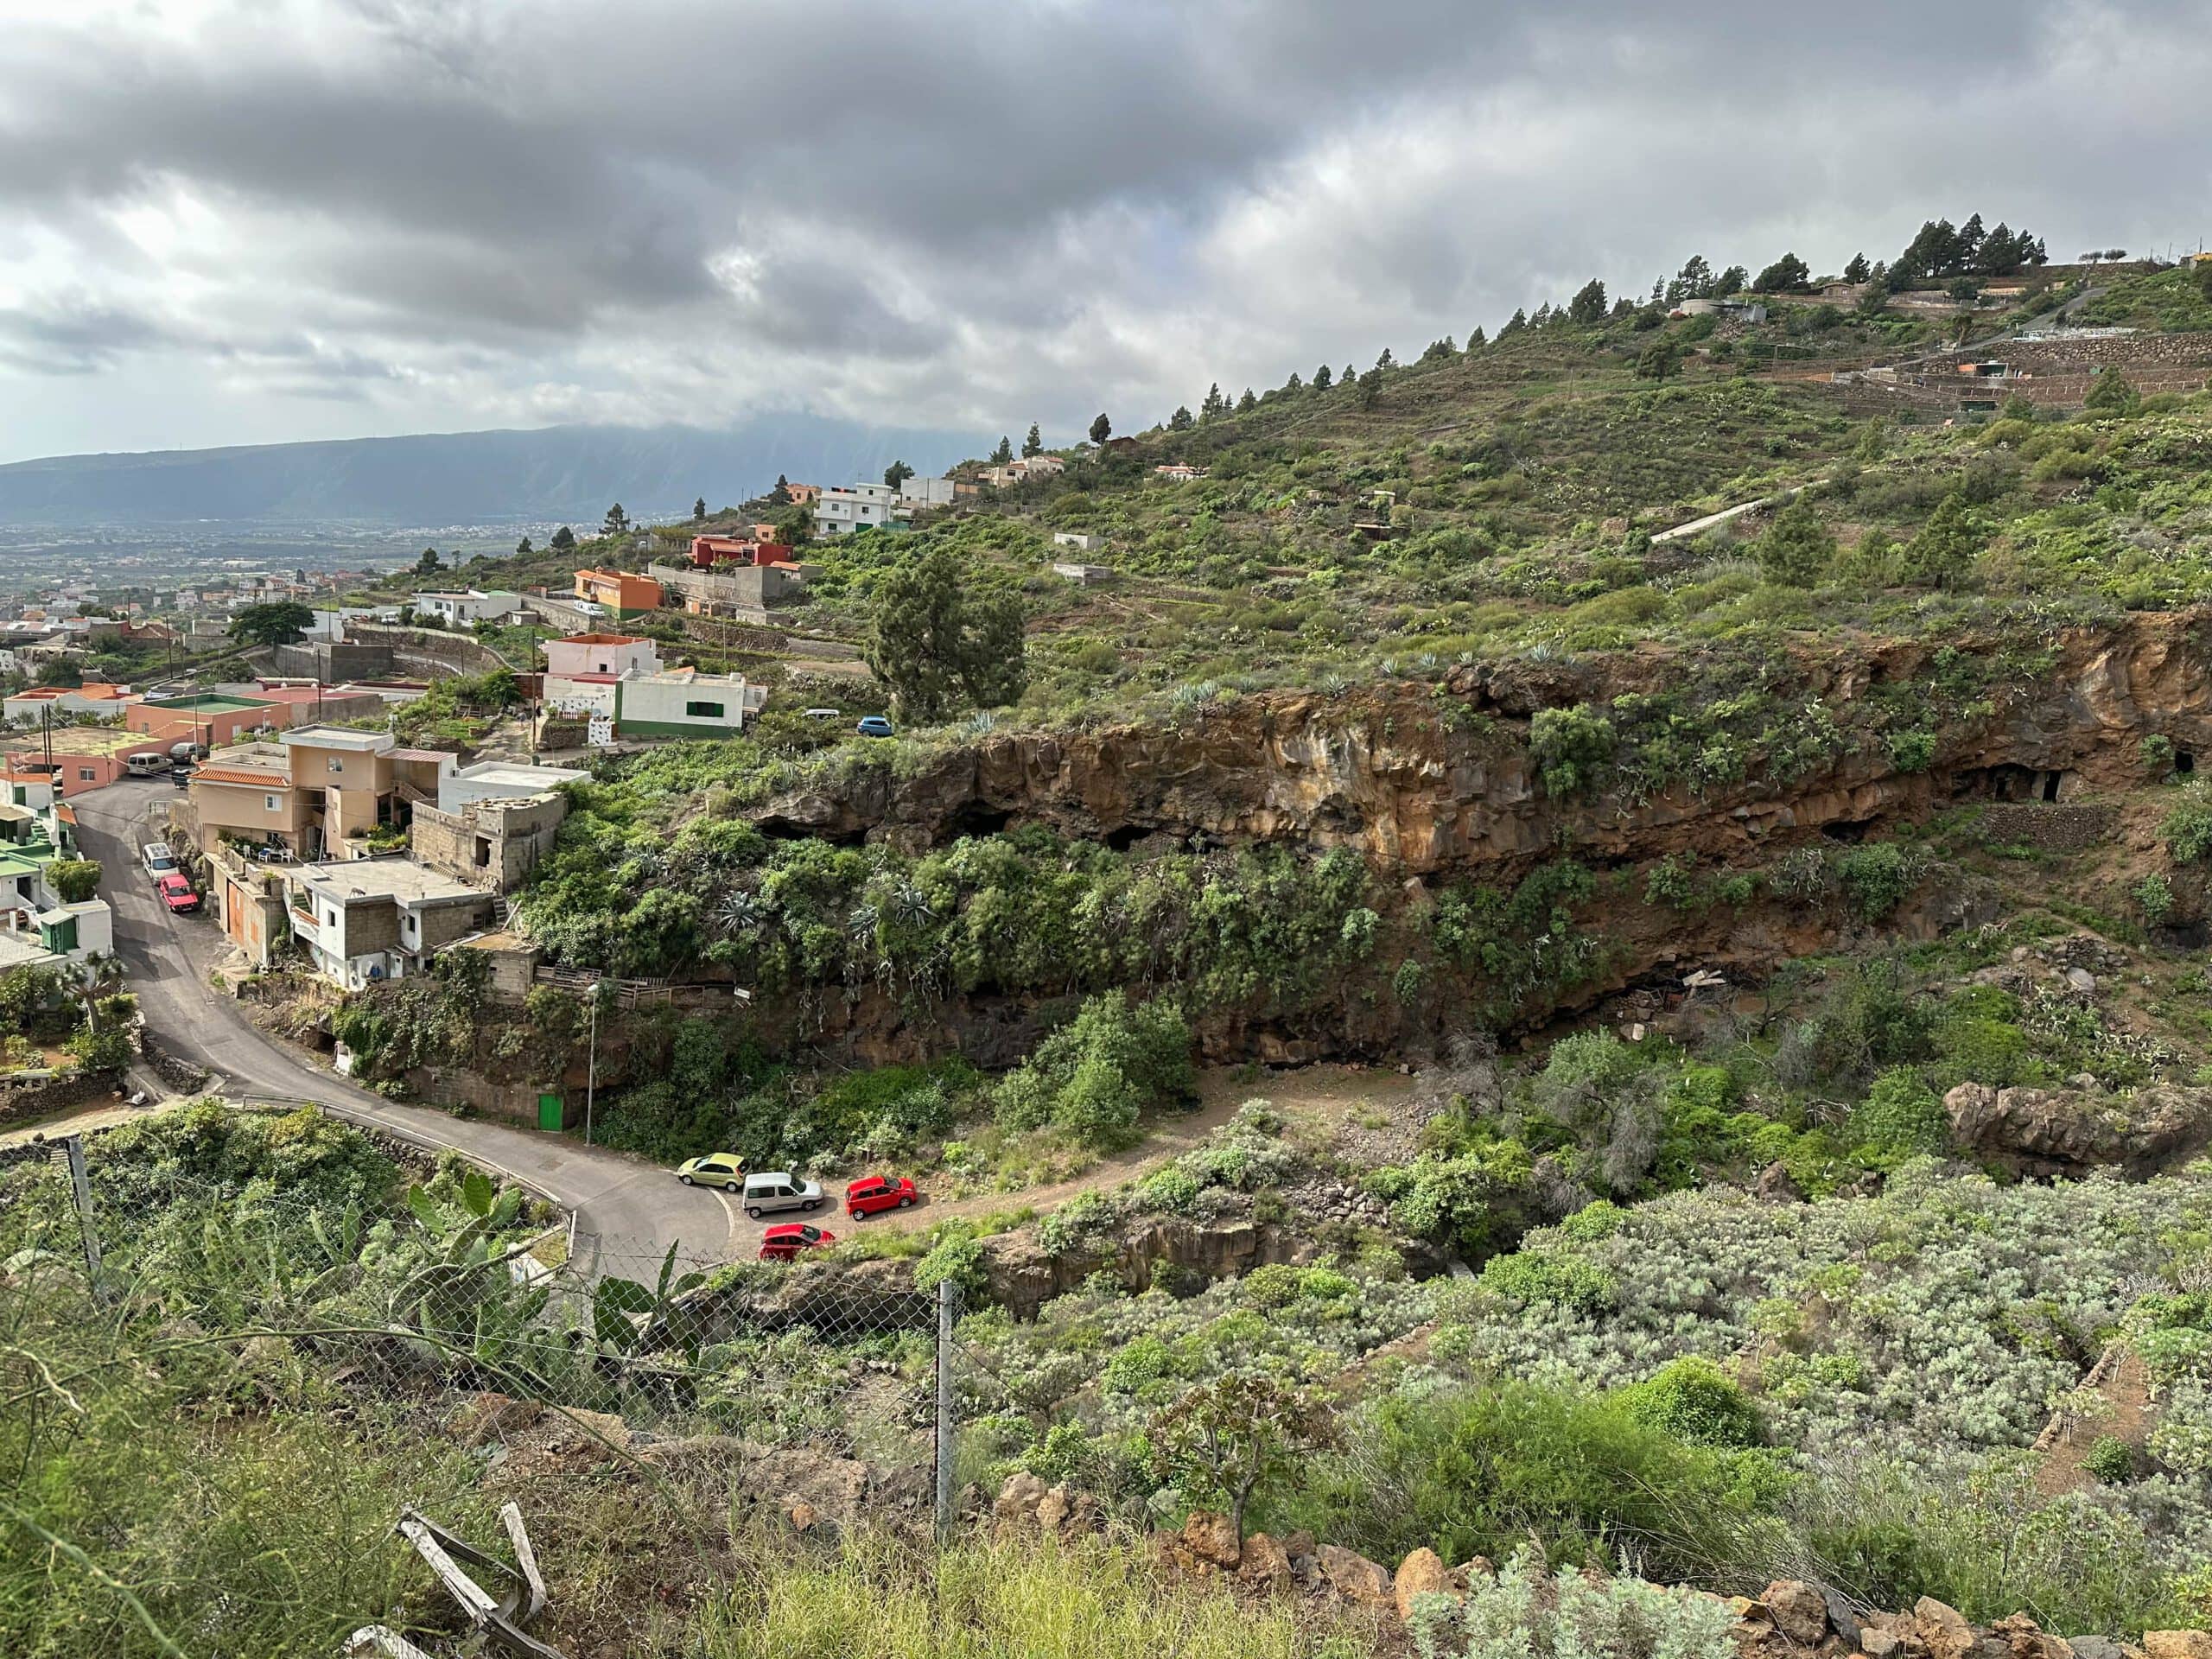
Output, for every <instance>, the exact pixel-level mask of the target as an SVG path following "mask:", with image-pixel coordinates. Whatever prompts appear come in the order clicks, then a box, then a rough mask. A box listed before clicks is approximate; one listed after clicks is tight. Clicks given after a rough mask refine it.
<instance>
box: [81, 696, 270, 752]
mask: <svg viewBox="0 0 2212 1659" xmlns="http://www.w3.org/2000/svg"><path fill="white" fill-rule="evenodd" d="M291 723H292V716H291V710H290V709H288V708H287V707H285V705H284V704H283V703H282V702H278V701H277V699H276V698H274V697H247V696H238V695H236V694H234V693H231V692H226V691H194V692H192V693H190V694H188V695H187V696H178V697H149V698H147V699H146V700H145V701H143V702H138V703H134V704H133V705H131V707H130V708H129V709H126V710H124V717H123V724H124V729H125V730H128V731H133V732H137V734H139V735H140V736H141V737H143V738H145V739H147V740H149V741H150V742H151V743H152V745H153V746H154V747H159V748H167V747H168V746H169V745H170V744H172V743H197V744H198V745H200V747H202V748H205V749H214V748H220V747H222V746H223V745H225V744H226V743H236V742H238V741H242V740H243V739H244V738H245V734H247V733H249V732H273V731H276V730H277V729H279V728H283V727H285V726H289V725H290V724H291Z"/></svg>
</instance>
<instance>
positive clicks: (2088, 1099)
mask: <svg viewBox="0 0 2212 1659" xmlns="http://www.w3.org/2000/svg"><path fill="white" fill-rule="evenodd" d="M1943 1109H1944V1110H1945V1111H1946V1112H1948V1114H1949V1115H1950V1119H1951V1138H1952V1139H1953V1141H1955V1142H1956V1143H1957V1145H1958V1147H1959V1148H1960V1149H1961V1151H1962V1152H1964V1153H1966V1154H1967V1155H1968V1156H1970V1157H1974V1158H1977V1159H1981V1160H1987V1161H1989V1162H1993V1163H1998V1164H2002V1165H2004V1166H2005V1167H2007V1168H2009V1169H2012V1170H2016V1171H2018V1173H2021V1174H2023V1175H2029V1176H2034V1177H2037V1178H2038V1179H2058V1178H2062V1177H2066V1176H2072V1175H2077V1174H2080V1173H2082V1172H2083V1171H2085V1170H2090V1169H2103V1168H2112V1167H2118V1168H2120V1169H2122V1170H2125V1171H2126V1173H2128V1174H2130V1175H2135V1176H2145V1175H2151V1174H2154V1173H2157V1172H2158V1170H2159V1169H2161V1168H2163V1167H2164V1166H2166V1165H2167V1164H2169V1163H2171V1162H2173V1161H2174V1160H2177V1159H2180V1158H2184V1157H2188V1156H2190V1155H2192V1154H2196V1153H2197V1152H2201V1151H2202V1150H2203V1148H2204V1147H2205V1146H2206V1144H2207V1143H2208V1141H2212V1090H2207V1089H2197V1088H2182V1087H2179V1086H2177V1085H2174V1084H2152V1085H2151V1086H2150V1087H2148V1088H2144V1089H2139V1090H2136V1091H2135V1093H2134V1094H2133V1096H2128V1097H2126V1098H2125V1099H2123V1098H2121V1097H2120V1096H2116V1095H2108V1094H2104V1093H2101V1092H2100V1093H2089V1092H2087V1091H2084V1090H2070V1089H1993V1088H1991V1087H1990V1086H1989V1085H1988V1084H1985V1083H1962V1084H1960V1085H1959V1086H1958V1087H1957V1088H1955V1089H1954V1090H1951V1092H1950V1093H1949V1094H1948V1095H1946V1096H1943Z"/></svg>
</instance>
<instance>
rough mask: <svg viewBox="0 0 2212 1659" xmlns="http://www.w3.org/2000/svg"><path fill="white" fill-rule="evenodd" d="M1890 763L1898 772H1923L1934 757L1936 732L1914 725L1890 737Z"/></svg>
mask: <svg viewBox="0 0 2212 1659" xmlns="http://www.w3.org/2000/svg"><path fill="white" fill-rule="evenodd" d="M1889 747H1890V764H1891V766H1895V767H1896V768H1897V770H1898V771H1899V772H1925V771H1927V770H1928V768H1929V766H1930V765H1931V764H1932V763H1933V762H1934V761H1935V759H1936V734H1935V733H1933V732H1930V731H1926V730H1923V729H1922V728H1918V727H1915V728H1913V729H1912V730H1910V731H1907V732H1895V733H1892V734H1891V737H1890V746H1889Z"/></svg>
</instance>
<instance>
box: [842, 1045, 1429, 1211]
mask: <svg viewBox="0 0 2212 1659" xmlns="http://www.w3.org/2000/svg"><path fill="white" fill-rule="evenodd" d="M1413 1088H1414V1081H1413V1079H1412V1078H1411V1077H1401V1076H1400V1075H1399V1074H1398V1073H1397V1072H1395V1071H1387V1070H1384V1069H1382V1068H1379V1067H1369V1066H1356V1065H1309V1066H1303V1067H1300V1069H1299V1070H1297V1071H1280V1072H1275V1073H1274V1074H1272V1075H1262V1076H1261V1077H1256V1078H1250V1077H1247V1076H1246V1075H1245V1073H1244V1068H1243V1067H1242V1066H1236V1067H1226V1066H1224V1067H1217V1068H1215V1069H1212V1070H1210V1071H1205V1072H1203V1073H1201V1074H1200V1076H1199V1078H1198V1109H1197V1110H1196V1111H1192V1112H1174V1113H1164V1114H1160V1115H1159V1116H1154V1117H1150V1118H1147V1120H1146V1122H1145V1123H1144V1124H1143V1126H1142V1127H1143V1129H1144V1139H1143V1140H1141V1141H1139V1142H1137V1144H1136V1145H1135V1146H1134V1147H1128V1149H1126V1150H1125V1151H1122V1152H1117V1153H1114V1154H1110V1155H1109V1156H1107V1157H1104V1158H1102V1159H1100V1160H1098V1161H1097V1162H1096V1164H1094V1165H1092V1166H1090V1168H1089V1169H1087V1170H1085V1171H1084V1173H1082V1174H1080V1175H1077V1176H1074V1177H1072V1178H1071V1179H1067V1180H1065V1181H1053V1182H1051V1183H1049V1184H1047V1185H1043V1186H1031V1187H1024V1188H1022V1189H1020V1191H1018V1192H982V1193H977V1194H976V1195H975V1196H973V1197H970V1198H952V1199H948V1200H946V1201H944V1202H943V1203H936V1202H932V1201H931V1200H930V1199H929V1198H927V1197H926V1196H925V1198H924V1199H923V1201H922V1202H921V1203H920V1204H919V1205H916V1206H915V1207H914V1208H913V1209H912V1210H907V1211H892V1212H891V1213H890V1214H888V1215H886V1216H880V1217H875V1218H874V1219H872V1220H870V1221H868V1222H867V1223H865V1224H864V1226H865V1229H866V1230H867V1231H868V1232H870V1233H875V1232H881V1231H887V1230H890V1231H897V1230H906V1229H912V1228H917V1227H933V1226H935V1225H936V1224H938V1223H939V1222H941V1221H955V1220H961V1219H973V1218H974V1217H978V1216H987V1215H990V1214H992V1213H993V1212H995V1211H1005V1210H1024V1209H1027V1210H1035V1211H1038V1212H1039V1213H1040V1214H1042V1213H1045V1212H1046V1211H1052V1210H1057V1209H1058V1208H1059V1207H1060V1206H1061V1205H1064V1204H1065V1203H1067V1202H1068V1201H1069V1200H1070V1199H1071V1198H1079V1197H1081V1196H1082V1195H1083V1194H1084V1193H1085V1192H1104V1191H1106V1190H1108V1189H1109V1188H1112V1187H1116V1186H1119V1185H1121V1184H1122V1182H1124V1181H1128V1180H1135V1179H1141V1178H1142V1177H1143V1176H1146V1175H1148V1174H1150V1173H1152V1172H1153V1171H1154V1170H1156V1169H1158V1168H1160V1166H1162V1165H1165V1164H1167V1163H1171V1162H1173V1160H1176V1159H1178V1158H1179V1157H1181V1156H1182V1155H1183V1154H1185V1153H1186V1152H1189V1151H1191V1150H1192V1148H1193V1147H1198V1146H1200V1145H1202V1144H1204V1143H1205V1141H1206V1140H1207V1139H1208V1138H1209V1137H1210V1136H1211V1135H1212V1134H1213V1132H1214V1131H1215V1130H1216V1129H1217V1128H1221V1126H1222V1125H1223V1124H1224V1123H1226V1122H1229V1120H1230V1119H1231V1118H1232V1117H1235V1116H1236V1112H1237V1109H1238V1108H1240V1107H1241V1106H1243V1104H1244V1103H1245V1102H1246V1101H1248V1100H1264V1101H1268V1102H1269V1103H1271V1104H1273V1106H1274V1109H1275V1110H1276V1111H1278V1112H1280V1113H1281V1115H1282V1116H1283V1117H1284V1118H1285V1119H1286V1120H1287V1122H1290V1123H1292V1124H1293V1125H1295V1126H1297V1127H1299V1128H1306V1129H1309V1130H1311V1129H1325V1130H1333V1129H1335V1128H1338V1126H1339V1125H1341V1124H1342V1123H1344V1122H1346V1121H1347V1120H1349V1119H1351V1118H1353V1117H1356V1116H1361V1115H1363V1114H1364V1113H1366V1112H1368V1111H1370V1110H1373V1111H1387V1110H1388V1109H1389V1108H1390V1107H1391V1106H1393V1105H1394V1104H1395V1103H1399V1102H1402V1101H1403V1100H1405V1099H1406V1098H1408V1096H1410V1095H1411V1094H1412V1093H1413Z"/></svg>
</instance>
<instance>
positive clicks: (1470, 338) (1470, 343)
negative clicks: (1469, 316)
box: [1467, 323, 1490, 352]
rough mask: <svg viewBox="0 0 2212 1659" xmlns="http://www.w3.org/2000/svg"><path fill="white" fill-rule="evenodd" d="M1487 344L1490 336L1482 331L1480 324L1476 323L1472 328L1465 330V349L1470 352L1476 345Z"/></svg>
mask: <svg viewBox="0 0 2212 1659" xmlns="http://www.w3.org/2000/svg"><path fill="white" fill-rule="evenodd" d="M1489 344H1490V336H1489V335H1487V334H1484V333H1483V326H1482V324H1480V323H1477V324H1476V325H1475V326H1474V327H1472V328H1470V329H1469V330H1468V331H1467V349H1468V350H1469V351H1470V352H1471V351H1473V350H1474V349H1475V347H1476V346H1487V345H1489Z"/></svg>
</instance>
